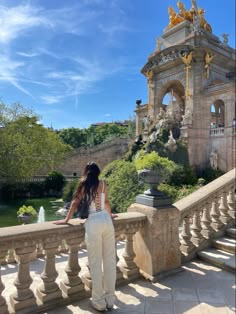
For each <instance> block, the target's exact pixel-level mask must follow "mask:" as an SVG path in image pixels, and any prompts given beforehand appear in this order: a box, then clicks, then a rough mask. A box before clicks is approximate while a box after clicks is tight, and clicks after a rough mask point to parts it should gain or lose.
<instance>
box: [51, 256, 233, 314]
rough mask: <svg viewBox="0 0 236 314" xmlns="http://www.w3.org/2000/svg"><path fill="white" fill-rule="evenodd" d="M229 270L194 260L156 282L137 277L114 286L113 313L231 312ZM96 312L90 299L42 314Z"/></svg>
mask: <svg viewBox="0 0 236 314" xmlns="http://www.w3.org/2000/svg"><path fill="white" fill-rule="evenodd" d="M235 289H236V285H235V277H234V275H233V274H231V273H228V272H226V271H222V270H221V269H219V268H217V267H214V266H210V265H208V264H206V263H204V262H202V261H200V260H195V261H193V262H191V263H188V264H186V265H185V266H183V272H180V273H178V274H176V275H173V276H170V277H168V278H165V279H163V280H160V282H158V283H154V284H153V283H151V282H149V281H146V280H138V281H136V282H134V283H131V284H129V285H128V286H124V287H121V288H118V289H117V302H116V305H115V307H114V309H113V310H112V311H107V313H114V314H141V313H142V314H144V313H145V314H149V313H150V314H151V313H153V314H154V313H155V314H157V313H158V314H183V313H185V314H230V313H235ZM71 313H78V314H80V313H81V314H82V313H87V314H88V313H98V312H97V311H96V310H93V308H92V307H91V305H90V300H89V299H86V300H83V301H78V302H75V303H73V304H72V305H69V306H67V307H64V308H62V307H61V308H57V309H55V310H51V311H48V312H47V313H45V314H71Z"/></svg>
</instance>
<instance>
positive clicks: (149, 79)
mask: <svg viewBox="0 0 236 314" xmlns="http://www.w3.org/2000/svg"><path fill="white" fill-rule="evenodd" d="M144 75H145V76H146V78H147V79H148V84H150V83H152V79H153V76H154V74H153V71H152V70H148V71H146V72H145V73H144Z"/></svg>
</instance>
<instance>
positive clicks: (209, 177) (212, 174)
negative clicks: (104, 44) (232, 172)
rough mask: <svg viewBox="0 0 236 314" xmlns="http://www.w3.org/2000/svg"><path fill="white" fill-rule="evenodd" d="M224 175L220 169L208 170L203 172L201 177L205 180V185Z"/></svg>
mask: <svg viewBox="0 0 236 314" xmlns="http://www.w3.org/2000/svg"><path fill="white" fill-rule="evenodd" d="M223 174H224V172H223V171H221V170H220V169H213V168H206V169H204V170H203V172H202V175H201V177H202V178H203V179H205V183H206V184H207V183H209V182H211V181H213V180H215V179H217V178H219V177H220V176H222V175H223Z"/></svg>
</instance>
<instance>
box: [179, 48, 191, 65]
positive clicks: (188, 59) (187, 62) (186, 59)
mask: <svg viewBox="0 0 236 314" xmlns="http://www.w3.org/2000/svg"><path fill="white" fill-rule="evenodd" d="M192 58H193V52H192V51H191V52H190V53H188V54H187V53H185V54H184V55H183V56H182V57H181V59H182V60H183V62H184V64H185V65H186V66H188V67H189V66H190V64H191V62H192Z"/></svg>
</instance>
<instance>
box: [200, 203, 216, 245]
mask: <svg viewBox="0 0 236 314" xmlns="http://www.w3.org/2000/svg"><path fill="white" fill-rule="evenodd" d="M211 207H212V201H211V200H210V199H209V200H207V201H206V203H205V206H204V208H203V214H202V219H201V222H202V235H203V236H204V237H205V238H206V239H210V236H211V234H212V233H213V231H214V230H213V228H212V226H211V215H210V213H211Z"/></svg>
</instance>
